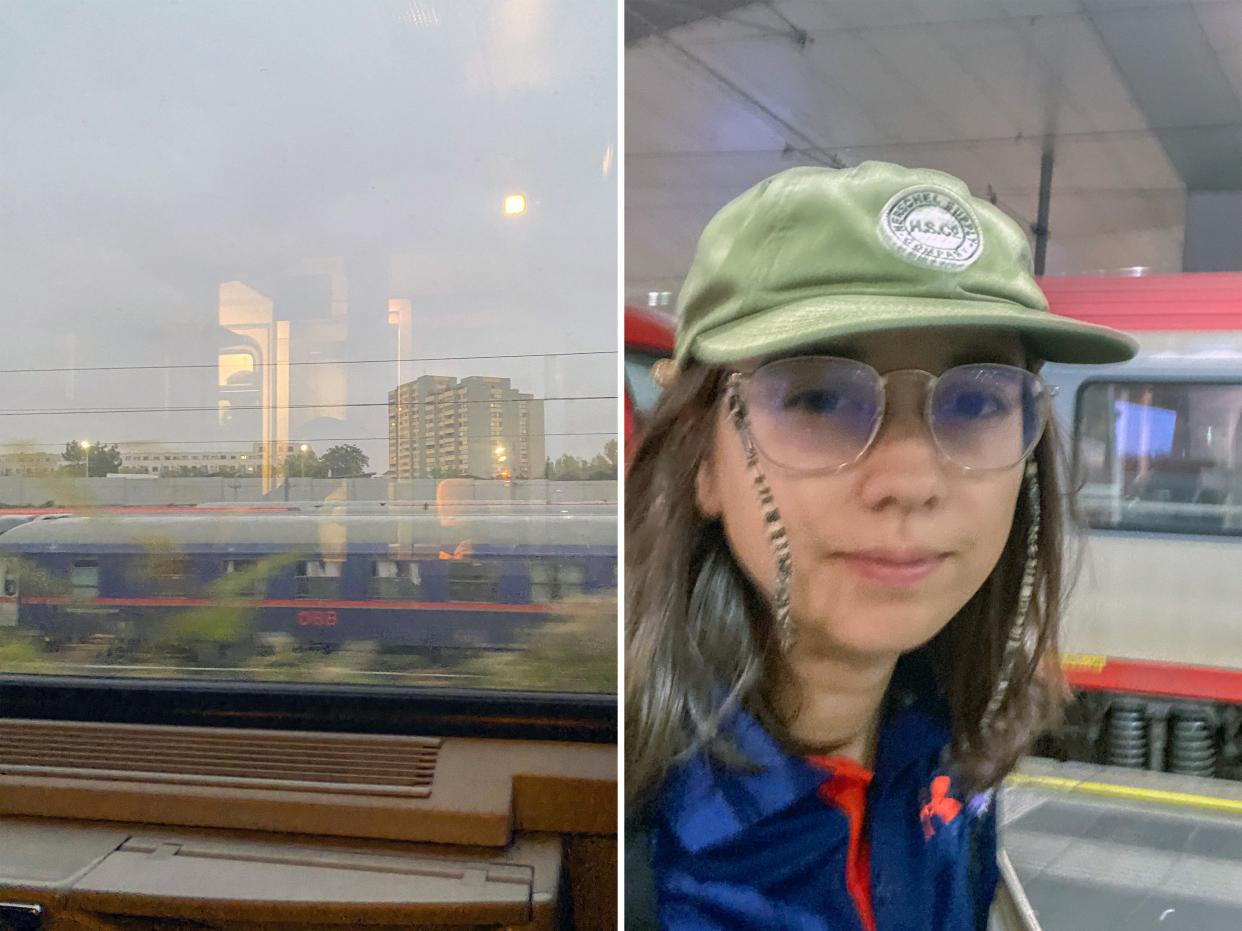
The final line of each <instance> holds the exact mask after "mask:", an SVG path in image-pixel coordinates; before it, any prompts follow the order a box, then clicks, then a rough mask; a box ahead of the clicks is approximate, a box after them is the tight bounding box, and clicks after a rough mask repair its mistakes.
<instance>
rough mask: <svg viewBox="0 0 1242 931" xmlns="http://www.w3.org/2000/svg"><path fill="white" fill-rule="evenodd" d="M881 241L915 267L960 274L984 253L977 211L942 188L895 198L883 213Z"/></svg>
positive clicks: (910, 191) (914, 189)
mask: <svg viewBox="0 0 1242 931" xmlns="http://www.w3.org/2000/svg"><path fill="white" fill-rule="evenodd" d="M880 238H881V239H883V240H884V244H885V245H886V246H888V247H889V248H890V249H891V250H892V251H893V252H894V253H896V254H897V256H898V257H899V258H901V259H903V260H905V261H907V262H910V263H911V264H913V265H923V266H926V267H927V268H940V269H946V270H948V271H961V270H962V269H964V268H968V267H970V266H971V265H973V264H974V262H975V260H976V259H978V258H979V255H980V253H981V252H982V251H983V240H982V239H981V238H980V236H979V221H978V220H977V219H976V218H975V214H974V211H973V210H971V209H970V206H969V205H968V204H966V203H965V202H963V201H962V200H961V199H960V198H959V197H957V196H956V195H955V194H953V193H951V192H949V191H946V190H944V189H943V188H938V187H930V186H919V187H911V188H906V189H905V190H904V191H899V192H898V193H896V194H894V195H893V196H892V198H890V199H889V202H888V203H887V204H885V205H884V209H883V210H881V211H880Z"/></svg>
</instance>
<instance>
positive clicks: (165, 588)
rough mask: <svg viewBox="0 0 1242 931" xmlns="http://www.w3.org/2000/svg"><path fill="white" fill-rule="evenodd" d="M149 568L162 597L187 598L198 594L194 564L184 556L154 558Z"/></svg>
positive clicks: (156, 589) (162, 555)
mask: <svg viewBox="0 0 1242 931" xmlns="http://www.w3.org/2000/svg"><path fill="white" fill-rule="evenodd" d="M147 568H148V571H149V572H150V574H151V581H152V583H153V584H154V587H155V591H156V592H157V593H158V594H160V595H164V596H167V597H186V596H189V595H194V594H197V593H198V592H197V589H198V587H199V586H198V579H197V577H196V575H195V572H194V563H193V562H192V561H191V560H189V559H187V558H185V557H183V556H173V555H166V554H161V555H159V556H155V557H153V558H152V559H151V560H150V563H149V566H148V567H147Z"/></svg>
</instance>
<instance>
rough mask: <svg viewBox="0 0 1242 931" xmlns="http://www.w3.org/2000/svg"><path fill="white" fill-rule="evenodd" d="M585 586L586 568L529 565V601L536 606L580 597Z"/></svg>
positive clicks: (558, 563)
mask: <svg viewBox="0 0 1242 931" xmlns="http://www.w3.org/2000/svg"><path fill="white" fill-rule="evenodd" d="M585 585H586V568H585V567H584V566H581V565H579V564H577V563H564V562H550V561H549V562H542V563H531V566H530V600H531V601H532V602H534V603H536V604H540V603H544V602H549V601H560V600H561V599H562V598H574V597H577V596H580V595H582V593H583V591H584V588H585Z"/></svg>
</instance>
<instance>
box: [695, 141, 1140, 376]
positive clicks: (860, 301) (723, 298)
mask: <svg viewBox="0 0 1242 931" xmlns="http://www.w3.org/2000/svg"><path fill="white" fill-rule="evenodd" d="M678 310H679V319H680V323H679V325H678V329H677V343H676V361H677V364H678V366H681V367H684V366H685V365H686V364H687V363H688V361H689V360H690V359H691V358H694V359H698V360H699V361H701V362H706V363H710V364H720V363H727V362H736V361H738V360H740V359H746V358H751V357H754V356H765V355H772V354H775V353H787V352H790V351H792V350H797V349H802V348H807V347H811V346H814V345H815V344H817V343H822V342H825V341H827V340H832V339H837V338H840V337H845V336H855V335H860V334H863V333H877V332H884V331H886V330H895V329H909V328H943V327H987V328H989V329H992V330H1008V331H1011V332H1013V333H1016V334H1017V335H1018V336H1019V337H1020V338H1021V339H1022V342H1023V344H1024V345H1025V346H1026V347H1027V350H1028V351H1029V352H1030V353H1031V354H1032V355H1034V356H1036V357H1037V358H1039V359H1043V360H1045V361H1048V362H1086V363H1103V362H1124V361H1125V360H1126V359H1129V358H1132V357H1133V356H1134V353H1135V352H1136V350H1137V343H1135V341H1134V340H1133V339H1132V338H1131V337H1129V336H1127V335H1125V334H1123V333H1121V332H1119V331H1117V330H1112V329H1109V328H1108V327H1101V326H1095V325H1093V324H1089V323H1081V322H1079V321H1076V320H1070V319H1068V318H1066V317H1060V316H1057V315H1055V314H1053V313H1051V312H1050V311H1049V310H1048V300H1047V298H1045V297H1044V293H1043V292H1042V291H1041V290H1040V289H1039V285H1037V284H1036V283H1035V278H1034V276H1033V274H1032V271H1031V252H1030V247H1029V245H1028V243H1027V239H1026V234H1025V233H1023V231H1022V229H1021V227H1019V226H1018V224H1017V223H1015V222H1014V221H1013V220H1011V219H1010V218H1009V217H1007V216H1006V215H1005V214H1004V213H1002V212H1001V211H1000V210H999V209H997V208H996V207H995V206H994V205H992V204H991V203H989V202H988V201H986V200H981V199H979V198H977V197H972V196H971V194H970V190H969V189H968V188H967V187H966V185H965V184H964V183H963V182H962V181H959V180H958V179H957V178H954V177H953V176H952V175H947V174H944V173H943V172H940V171H932V170H930V169H910V168H903V167H901V166H900V165H892V164H889V163H887V162H864V163H863V164H861V165H858V166H857V167H854V168H847V169H832V168H791V169H789V170H788V171H783V172H781V173H780V174H777V175H773V176H772V177H771V178H768V179H767V180H765V181H762V182H760V183H759V184H757V185H755V186H754V187H752V188H751V189H750V190H748V191H746V193H744V194H742V195H741V196H740V197H738V198H736V199H735V200H733V201H731V202H730V203H729V204H727V205H726V206H725V207H724V208H723V209H722V210H721V211H720V212H719V213H717V214H716V216H714V217H713V218H712V220H711V222H709V223H708V224H707V228H706V229H705V230H704V231H703V235H702V237H701V238H700V239H699V247H698V251H697V252H696V254H695V257H694V262H693V264H692V265H691V266H690V271H689V274H688V275H687V276H686V281H685V284H684V285H683V286H682V289H681V294H680V295H679V298H678Z"/></svg>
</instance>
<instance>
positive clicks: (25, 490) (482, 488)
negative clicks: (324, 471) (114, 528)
mask: <svg viewBox="0 0 1242 931" xmlns="http://www.w3.org/2000/svg"><path fill="white" fill-rule="evenodd" d="M437 498H438V499H439V500H447V501H532V502H554V503H560V502H566V503H569V502H592V501H599V502H609V503H611V502H615V501H616V500H617V483H616V482H615V481H612V482H549V481H546V480H544V479H539V480H538V481H529V482H523V481H518V482H513V483H511V484H508V485H506V484H505V483H504V482H501V481H481V480H476V479H463V478H453V479H444V480H442V481H439V482H437V481H436V480H434V479H414V480H409V481H403V482H397V481H391V480H389V479H384V478H351V479H328V478H295V479H292V480H290V481H289V482H288V484H287V485H279V486H277V487H276V488H275V489H274V490H273V491H272V492H271V493H270V494H268V495H267V496H266V497H264V495H263V493H262V489H261V484H260V481H259V479H243V478H157V479H124V478H91V479H82V478H66V477H64V476H54V477H48V478H0V507H40V506H43V505H48V506H50V507H67V506H70V505H77V506H81V505H162V504H183V505H188V504H232V503H233V502H237V503H246V502H260V501H266V502H280V501H326V500H329V499H331V500H333V501H436V500H437Z"/></svg>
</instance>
